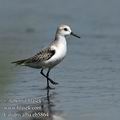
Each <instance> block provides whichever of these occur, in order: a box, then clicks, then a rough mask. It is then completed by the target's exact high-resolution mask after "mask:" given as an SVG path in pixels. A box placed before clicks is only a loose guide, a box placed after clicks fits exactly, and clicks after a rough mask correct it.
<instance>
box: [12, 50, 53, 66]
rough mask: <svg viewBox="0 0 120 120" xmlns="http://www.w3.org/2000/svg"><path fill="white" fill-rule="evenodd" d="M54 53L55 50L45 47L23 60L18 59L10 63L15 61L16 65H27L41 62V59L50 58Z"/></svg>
mask: <svg viewBox="0 0 120 120" xmlns="http://www.w3.org/2000/svg"><path fill="white" fill-rule="evenodd" d="M54 54H55V50H51V49H50V48H46V49H43V50H41V51H40V52H39V53H37V54H36V55H34V56H33V57H31V58H28V59H24V60H18V61H15V62H12V63H15V64H17V65H27V64H31V63H38V62H43V61H46V60H48V59H50V58H51V57H52V56H53V55H54Z"/></svg>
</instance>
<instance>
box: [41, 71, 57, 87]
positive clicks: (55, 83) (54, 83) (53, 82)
mask: <svg viewBox="0 0 120 120" xmlns="http://www.w3.org/2000/svg"><path fill="white" fill-rule="evenodd" d="M49 72H50V69H48V72H47V76H46V75H45V74H44V73H43V69H41V72H40V73H41V74H42V75H43V76H44V77H45V78H47V79H48V80H49V81H50V82H51V83H52V84H53V85H57V84H58V83H57V82H55V81H53V80H52V79H50V78H49ZM48 80H47V81H48Z"/></svg>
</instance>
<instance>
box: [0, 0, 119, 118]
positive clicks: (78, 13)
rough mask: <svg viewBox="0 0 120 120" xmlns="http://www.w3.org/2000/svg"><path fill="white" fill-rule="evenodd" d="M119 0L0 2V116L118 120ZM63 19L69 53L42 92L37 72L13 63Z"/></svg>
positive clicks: (35, 47)
mask: <svg viewBox="0 0 120 120" xmlns="http://www.w3.org/2000/svg"><path fill="white" fill-rule="evenodd" d="M119 5H120V1H119V0H96V1H95V0H74V1H73V0H66V1H65V0H59V1H58V0H52V1H47V0H44V1H40V0H0V118H1V119H2V120H28V119H29V120H42V119H44V120H46V119H48V120H118V119H119V118H120V114H119V113H120V12H119V11H120V7H119ZM61 23H64V24H68V25H70V26H71V27H72V30H73V31H74V32H76V33H77V34H79V35H80V36H81V39H77V38H74V37H69V38H68V40H67V42H68V54H67V56H66V58H65V59H64V61H63V62H62V63H61V64H60V65H58V66H57V67H55V68H54V69H53V70H52V71H51V75H50V76H51V78H53V79H54V80H55V81H57V82H59V85H57V86H55V89H54V90H50V91H47V90H43V88H44V87H45V86H46V80H45V78H44V77H42V76H41V75H40V73H39V72H40V71H39V70H36V69H31V68H28V67H19V66H17V67H16V66H14V65H12V64H11V61H14V60H18V59H22V58H26V57H30V56H32V55H33V54H35V53H36V52H38V51H39V50H40V49H41V48H43V47H44V46H46V44H48V43H50V42H51V41H52V40H53V39H54V34H55V31H56V28H57V26H58V25H59V24H61Z"/></svg>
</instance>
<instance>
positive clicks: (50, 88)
mask: <svg viewBox="0 0 120 120" xmlns="http://www.w3.org/2000/svg"><path fill="white" fill-rule="evenodd" d="M45 89H46V90H52V89H55V88H52V87H50V86H47V87H46V88H45Z"/></svg>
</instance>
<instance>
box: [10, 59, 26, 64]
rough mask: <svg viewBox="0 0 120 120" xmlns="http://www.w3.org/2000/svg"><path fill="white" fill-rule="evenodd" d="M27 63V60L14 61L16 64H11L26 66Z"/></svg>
mask: <svg viewBox="0 0 120 120" xmlns="http://www.w3.org/2000/svg"><path fill="white" fill-rule="evenodd" d="M25 62H26V59H24V60H18V61H14V62H11V63H13V64H16V65H25Z"/></svg>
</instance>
